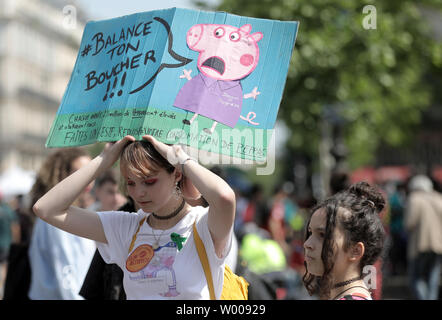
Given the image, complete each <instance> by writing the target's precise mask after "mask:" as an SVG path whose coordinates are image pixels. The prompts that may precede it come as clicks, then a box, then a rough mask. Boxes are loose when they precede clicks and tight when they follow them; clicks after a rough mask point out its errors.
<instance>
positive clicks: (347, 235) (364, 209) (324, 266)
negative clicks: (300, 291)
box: [303, 182, 385, 300]
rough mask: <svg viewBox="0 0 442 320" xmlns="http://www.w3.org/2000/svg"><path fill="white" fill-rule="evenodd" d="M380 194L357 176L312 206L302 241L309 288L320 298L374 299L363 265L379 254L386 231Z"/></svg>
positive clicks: (373, 259) (372, 262)
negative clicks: (382, 218) (382, 219)
mask: <svg viewBox="0 0 442 320" xmlns="http://www.w3.org/2000/svg"><path fill="white" fill-rule="evenodd" d="M384 206H385V200H384V198H383V196H382V194H381V193H380V192H379V191H378V190H377V189H375V188H374V187H372V186H370V185H369V184H368V183H366V182H359V183H356V184H354V185H352V186H350V187H349V188H348V189H347V190H344V191H341V192H339V193H337V194H335V195H333V196H332V197H330V198H328V199H326V200H324V201H323V202H321V203H320V204H318V205H317V206H315V207H314V208H313V209H312V215H311V217H310V220H309V221H308V223H307V229H306V237H305V243H304V250H305V263H304V264H305V267H306V273H305V275H304V277H303V282H304V285H305V287H306V288H307V290H308V292H309V293H310V294H311V295H313V294H317V295H318V296H319V297H320V298H321V299H332V300H342V299H353V300H365V299H371V294H370V291H369V289H368V287H367V285H366V284H365V283H364V280H363V279H362V270H363V268H364V266H366V265H372V264H374V262H375V261H376V260H377V259H378V257H379V256H380V254H381V252H382V249H383V245H384V238H385V231H384V228H383V226H382V222H381V220H380V218H379V214H380V212H381V211H382V210H383V208H384Z"/></svg>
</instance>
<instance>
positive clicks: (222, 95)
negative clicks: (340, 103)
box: [46, 8, 298, 161]
mask: <svg viewBox="0 0 442 320" xmlns="http://www.w3.org/2000/svg"><path fill="white" fill-rule="evenodd" d="M297 29H298V23H297V22H283V21H276V20H266V19H256V18H250V17H240V16H236V15H232V14H229V13H225V12H205V11H200V10H189V9H178V8H172V9H165V10H156V11H150V12H142V13H137V14H133V15H128V16H124V17H120V18H115V19H110V20H103V21H93V22H89V23H88V24H87V25H86V27H85V30H84V33H83V38H82V41H81V45H80V50H79V53H78V57H77V61H76V64H75V67H74V70H73V72H72V75H71V79H70V82H69V84H68V87H67V89H66V92H65V94H64V97H63V100H62V102H61V105H60V108H59V110H58V112H57V115H56V118H55V121H54V123H53V125H52V128H51V131H50V133H49V136H48V139H47V142H46V146H47V147H68V146H80V145H86V144H91V143H95V142H98V141H115V140H118V139H121V138H122V137H124V136H125V135H128V134H130V135H133V136H134V137H135V138H136V139H141V138H142V136H143V135H146V134H150V135H153V136H155V137H156V138H157V139H158V140H160V141H162V142H165V143H169V144H173V143H181V144H185V145H188V146H190V147H192V148H194V149H196V150H203V151H207V152H209V153H213V154H220V155H225V156H228V157H232V158H240V159H250V160H253V161H265V159H266V157H267V147H268V146H267V144H268V141H269V140H270V136H269V134H268V130H270V129H273V128H274V125H275V121H276V116H277V112H278V109H279V104H280V101H281V98H282V93H283V89H284V84H285V79H286V76H287V70H288V66H289V61H290V57H291V54H292V50H293V47H294V43H295V39H296V34H297Z"/></svg>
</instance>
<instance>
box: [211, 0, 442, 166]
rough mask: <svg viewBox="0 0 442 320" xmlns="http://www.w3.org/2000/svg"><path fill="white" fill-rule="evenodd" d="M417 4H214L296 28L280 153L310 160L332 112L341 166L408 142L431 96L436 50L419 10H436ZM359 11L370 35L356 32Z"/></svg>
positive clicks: (325, 0)
mask: <svg viewBox="0 0 442 320" xmlns="http://www.w3.org/2000/svg"><path fill="white" fill-rule="evenodd" d="M422 3H423V2H420V4H418V2H416V1H412V0H391V1H364V0H263V1H258V2H257V1H255V0H241V1H238V0H222V2H221V3H220V5H219V6H218V8H217V9H218V10H222V11H227V12H229V13H233V14H238V15H243V16H250V17H256V18H266V19H277V20H286V21H289V20H296V21H299V22H300V25H299V30H298V37H297V40H296V44H295V49H294V53H293V55H292V59H291V63H290V69H289V72H288V78H287V82H286V87H285V91H284V97H283V100H282V104H281V107H280V111H279V115H278V116H279V118H280V119H282V120H284V121H285V123H286V124H287V125H288V127H289V128H291V131H292V133H291V136H290V139H289V141H288V148H290V149H291V150H292V151H293V152H295V153H302V154H306V155H308V156H309V157H311V158H314V159H317V158H318V144H319V142H320V139H321V120H322V119H324V118H325V119H328V120H330V119H331V118H330V117H328V116H327V114H332V115H333V116H334V118H335V120H339V121H336V122H335V123H334V124H335V125H336V124H340V125H342V130H343V133H344V141H345V143H346V145H347V148H348V150H349V155H348V162H349V164H350V166H351V167H357V166H360V165H365V164H369V163H370V162H371V161H373V160H374V154H375V151H376V148H377V146H378V145H379V144H381V143H382V144H387V145H391V146H401V145H403V144H404V143H406V142H407V141H409V139H410V138H411V137H412V136H413V135H414V133H415V131H414V130H415V129H416V128H417V126H418V125H419V123H420V119H421V114H422V112H423V111H424V110H425V108H427V107H428V106H429V105H431V104H432V103H434V93H435V91H437V92H439V89H437V90H434V88H435V87H434V82H435V81H439V84H440V76H441V72H440V70H441V67H442V46H441V43H440V41H439V42H438V41H437V40H436V39H435V38H434V32H433V31H432V30H431V29H430V27H429V24H428V21H427V19H426V18H425V16H423V14H422V10H421V9H422V8H430V9H431V10H439V11H440V10H441V5H440V2H439V1H426V2H425V6H427V7H420V6H422ZM366 5H374V7H375V9H376V29H366V28H364V24H363V23H364V19H368V14H367V13H364V12H363V8H364V7H365V6H366ZM365 21H367V20H365ZM371 22H373V21H371ZM428 75H432V77H429V76H428ZM434 75H437V79H436V80H435V79H434ZM439 97H440V93H439ZM332 118H333V117H332Z"/></svg>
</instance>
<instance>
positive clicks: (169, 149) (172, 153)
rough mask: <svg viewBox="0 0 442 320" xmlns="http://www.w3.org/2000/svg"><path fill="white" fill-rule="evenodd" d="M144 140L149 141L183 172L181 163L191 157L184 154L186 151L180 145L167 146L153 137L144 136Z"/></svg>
mask: <svg viewBox="0 0 442 320" xmlns="http://www.w3.org/2000/svg"><path fill="white" fill-rule="evenodd" d="M143 139H144V140H147V141H149V142H150V143H151V144H152V145H153V146H154V147H155V149H156V150H157V151H158V152H159V153H160V154H161V155H162V156H163V157H164V158H165V159H167V161H169V163H170V164H171V165H173V166H174V167H175V168H177V169H178V171H180V172H181V166H180V163H182V162H183V161H184V160H186V159H187V158H188V157H189V156H188V155H187V154H186V153H185V152H184V150H183V149H182V148H181V146H179V145H172V146H170V145H167V144H165V143H162V142H160V141H158V140H157V139H155V138H154V137H152V136H149V135H146V136H143Z"/></svg>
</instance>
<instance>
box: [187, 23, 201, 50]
mask: <svg viewBox="0 0 442 320" xmlns="http://www.w3.org/2000/svg"><path fill="white" fill-rule="evenodd" d="M202 36H203V26H202V25H200V24H197V25H196V26H193V27H192V28H190V30H189V31H187V45H188V46H189V48H190V49H194V48H195V46H196V45H197V43H198V42H199V41H200V40H201V37H202Z"/></svg>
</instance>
